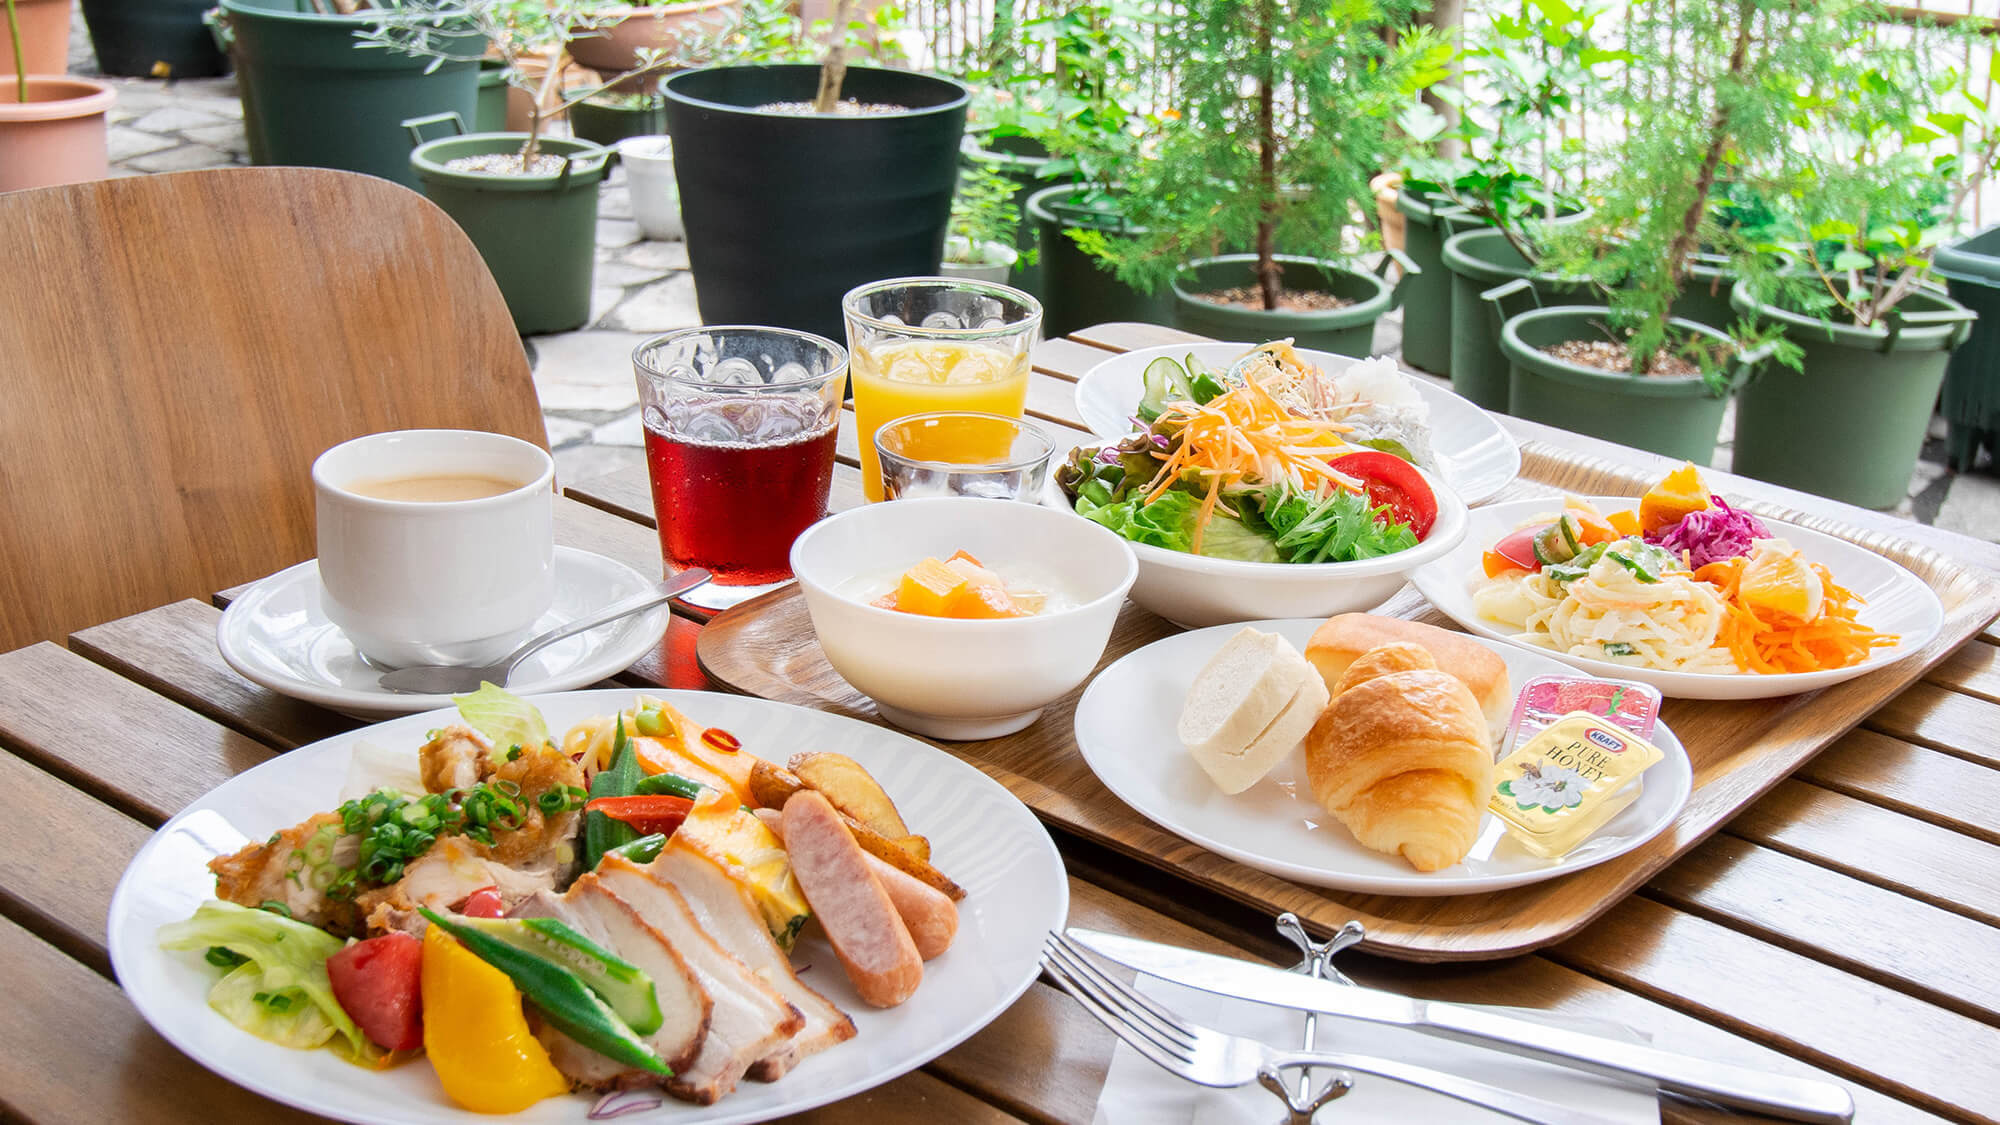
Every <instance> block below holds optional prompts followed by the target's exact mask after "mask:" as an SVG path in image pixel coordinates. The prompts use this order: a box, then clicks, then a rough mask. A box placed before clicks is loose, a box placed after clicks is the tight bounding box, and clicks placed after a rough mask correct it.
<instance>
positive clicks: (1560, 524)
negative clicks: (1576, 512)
mask: <svg viewBox="0 0 2000 1125" xmlns="http://www.w3.org/2000/svg"><path fill="white" fill-rule="evenodd" d="M1556 527H1557V528H1559V529H1560V530H1561V531H1562V537H1563V542H1564V543H1565V544H1567V545H1568V546H1569V557H1570V558H1575V557H1577V556H1578V555H1580V554H1582V553H1583V540H1582V536H1583V524H1582V523H1581V522H1580V521H1579V520H1578V519H1577V518H1576V517H1575V516H1572V515H1570V514H1569V513H1567V512H1565V513H1563V514H1562V515H1561V516H1560V517H1558V518H1557V519H1556ZM1572 528H1573V529H1574V530H1572Z"/></svg>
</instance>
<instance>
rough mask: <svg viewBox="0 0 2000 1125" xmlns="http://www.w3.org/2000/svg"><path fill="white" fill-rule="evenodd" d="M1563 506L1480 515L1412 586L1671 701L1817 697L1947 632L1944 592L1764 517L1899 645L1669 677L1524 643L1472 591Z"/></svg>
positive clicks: (1617, 502)
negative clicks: (1514, 542)
mask: <svg viewBox="0 0 2000 1125" xmlns="http://www.w3.org/2000/svg"><path fill="white" fill-rule="evenodd" d="M1590 501H1591V502H1592V503H1593V504H1596V505H1597V507H1598V510H1599V511H1605V512H1615V511H1621V510H1624V509H1627V508H1631V507H1633V506H1635V505H1636V504H1637V503H1638V501H1637V500H1636V499H1635V498H1633V497H1630V496H1593V497H1590ZM1561 507H1562V500H1561V499H1560V498H1556V497H1550V498H1545V499H1540V500H1513V501H1509V502H1507V503H1505V504H1495V505H1492V506H1491V507H1486V508H1477V509H1474V510H1473V512H1472V520H1471V523H1470V524H1469V525H1468V526H1467V528H1466V532H1465V538H1464V539H1462V540H1460V541H1459V544H1458V546H1456V547H1454V548H1453V549H1452V550H1451V551H1450V552H1448V553H1446V554H1445V555H1443V556H1441V557H1440V558H1438V559H1436V560H1434V561H1433V562H1431V563H1429V564H1428V565H1426V566H1423V567H1421V568H1419V569H1418V570H1417V571H1416V572H1415V573H1413V574H1411V575H1410V581H1411V583H1412V584H1414V585H1415V586H1416V588H1417V591H1418V592H1419V593H1421V594H1423V596H1424V597H1425V598H1427V599H1428V600H1429V601H1430V603H1431V604H1432V605H1434V606H1436V607H1438V609H1439V610H1441V611H1442V612H1443V613H1444V615H1445V616H1446V617H1449V618H1451V619H1452V620H1453V621H1456V622H1458V623H1459V624H1460V625H1461V626H1463V627H1465V628H1466V629H1468V630H1470V631H1471V632H1474V633H1477V634H1479V635H1480V636H1482V637H1491V638H1492V639H1494V640H1497V641H1502V642H1505V643H1507V644H1510V645H1515V646H1518V647H1520V648H1523V649H1526V650H1527V651H1529V652H1533V653H1538V654H1541V655H1543V656H1547V657H1550V658H1552V659H1555V660H1560V661H1562V662H1563V663H1564V664H1567V665H1569V666H1570V667H1572V668H1578V669H1581V670H1582V671H1585V672H1588V673H1590V674H1591V675H1593V676H1608V677H1615V678H1623V679H1627V680H1638V681H1640V682H1642V683H1648V684H1651V685H1653V686H1654V687H1656V688H1659V689H1660V693H1661V694H1662V695H1666V696H1668V697H1670V698H1673V699H1770V698H1775V697H1777V696H1781V695H1796V694H1798V693H1799V692H1804V691H1817V690H1818V689H1820V688H1823V687H1831V686H1832V685H1834V684H1837V683H1841V682H1843V681H1846V680H1851V679H1853V678H1854V677H1856V676H1865V675H1867V674H1868V673H1870V672H1872V671H1874V670H1875V669H1877V668H1881V667H1883V666H1885V665H1888V664H1894V663H1895V662H1896V661H1898V660H1901V659H1902V658H1903V657H1905V656H1908V655H1910V654H1911V653H1913V652H1916V651H1917V650H1918V649H1921V648H1923V647H1924V645H1926V644H1928V643H1929V642H1930V639H1931V638H1932V637H1934V636H1936V635H1937V631H1938V630H1939V629H1940V628H1942V627H1943V625H1944V606H1943V605H1941V604H1939V602H1938V599H1937V594H1935V593H1933V592H1932V590H1931V588H1930V587H1929V586H1926V585H1924V583H1923V580H1922V579H1920V578H1918V577H1917V576H1916V575H1914V574H1911V573H1910V572H1909V571H1907V570H1905V569H1903V568H1902V567H1900V566H1898V565H1896V564H1895V563H1893V562H1891V561H1889V560H1888V559H1885V558H1883V557H1882V556H1881V555H1878V554H1876V553H1875V552H1873V551H1871V550H1869V549H1867V548H1866V547H1860V546H1856V545H1855V544H1853V543H1849V542H1848V541H1847V540H1845V539H1836V538H1834V537H1833V536H1831V535H1827V534H1825V533H1823V532H1818V531H1813V530H1812V529H1810V528H1804V527H1799V526H1798V525H1796V524H1789V523H1784V522H1782V521H1780V520H1773V519H1764V517H1762V516H1759V517H1758V518H1759V519H1764V523H1765V524H1766V526H1768V527H1769V528H1770V529H1771V531H1772V532H1773V533H1774V534H1776V535H1778V536H1780V537H1782V538H1784V539H1786V540H1787V541H1789V542H1790V543H1791V544H1792V546H1794V547H1797V548H1798V549H1800V550H1801V551H1804V552H1805V556H1806V558H1807V559H1809V560H1810V561H1812V562H1816V563H1821V564H1824V565H1825V566H1826V568H1827V569H1828V570H1831V571H1832V572H1833V577H1834V580H1835V581H1837V582H1839V583H1840V584H1841V585H1842V586H1845V587H1847V588H1848V589H1849V590H1852V591H1854V592H1855V593H1856V594H1859V595H1860V596H1861V597H1862V598H1864V599H1866V601H1867V603H1868V604H1867V605H1865V606H1863V607H1862V609H1861V614H1860V618H1861V621H1862V623H1864V624H1866V625H1869V626H1871V627H1873V628H1876V629H1880V630H1882V631H1883V632H1886V633H1894V634H1896V635H1897V636H1898V637H1900V638H1901V640H1899V641H1898V642H1897V643H1896V646H1895V647H1894V648H1886V649H1880V650H1877V652H1876V653H1875V655H1874V656H1872V657H1870V658H1869V659H1868V660H1866V661H1863V662H1862V663H1860V664H1856V665H1854V666H1853V667H1850V668H1835V669H1832V670H1829V671H1824V672H1784V673H1779V674H1776V675H1757V674H1754V673H1748V672H1745V673H1734V674H1731V673H1715V672H1666V671H1660V670H1657V669H1652V668H1635V667H1633V666H1631V665H1629V664H1616V663H1613V662H1611V661H1609V660H1594V659H1591V658H1590V657H1587V656H1571V655H1569V654H1568V653H1562V652H1557V651H1555V650H1554V649H1550V648H1543V647H1541V646H1539V645H1532V644H1529V643H1528V642H1526V641H1518V640H1515V639H1514V633H1512V632H1511V631H1510V630H1509V629H1508V628H1507V627H1506V626H1504V625H1502V624H1500V623H1499V622H1497V621H1489V620H1487V619H1486V618H1483V617H1481V616H1479V614H1478V612H1477V611H1475V610H1474V609H1473V607H1472V592H1473V590H1475V589H1476V588H1478V586H1479V584H1480V583H1481V582H1484V581H1485V580H1486V570H1485V567H1483V566H1482V565H1481V564H1480V557H1481V556H1482V555H1484V554H1485V552H1486V550H1487V548H1489V547H1491V546H1492V545H1493V544H1494V542H1496V541H1497V540H1498V539H1499V538H1500V537H1501V536H1503V535H1505V534H1507V533H1508V532H1510V531H1513V530H1514V529H1515V528H1517V527H1519V526H1521V524H1523V523H1525V522H1527V521H1528V520H1531V519H1534V518H1535V517H1536V516H1539V515H1544V514H1548V513H1552V512H1554V511H1556V510H1557V509H1559V508H1561Z"/></svg>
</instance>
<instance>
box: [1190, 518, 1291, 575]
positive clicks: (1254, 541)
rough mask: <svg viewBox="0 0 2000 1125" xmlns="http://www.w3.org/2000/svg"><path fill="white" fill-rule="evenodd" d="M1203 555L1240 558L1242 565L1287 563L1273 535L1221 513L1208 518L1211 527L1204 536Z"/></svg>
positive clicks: (1202, 536)
mask: <svg viewBox="0 0 2000 1125" xmlns="http://www.w3.org/2000/svg"><path fill="white" fill-rule="evenodd" d="M1201 553H1202V554H1204V555H1207V556H1208V557H1209V558H1212V559H1237V560H1240V561H1242V562H1262V563H1274V562H1284V561H1285V559H1284V556H1282V555H1280V554H1279V553H1278V545H1277V544H1276V543H1273V542H1272V541H1271V538H1270V536H1268V535H1265V534H1264V533H1262V532H1260V531H1258V530H1256V529H1255V528H1252V527H1249V526H1247V525H1245V524H1244V523H1243V521H1241V520H1237V519H1231V518H1230V517H1228V516H1225V515H1223V514H1222V513H1221V512H1217V513H1215V515H1213V516H1212V517H1210V518H1209V521H1208V527H1207V528H1206V529H1204V530H1203V531H1202V533H1201Z"/></svg>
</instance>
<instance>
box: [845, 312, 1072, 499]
mask: <svg viewBox="0 0 2000 1125" xmlns="http://www.w3.org/2000/svg"><path fill="white" fill-rule="evenodd" d="M840 305H841V312H842V314H843V315H844V317H845V319H846V321H847V344H848V351H849V353H850V358H849V367H848V373H849V375H850V377H851V379H852V386H853V388H854V418H855V424H856V426H857V427H858V428H859V433H858V434H857V435H856V436H857V437H859V438H860V446H861V484H862V488H863V489H864V490H865V491H866V492H867V494H868V499H870V500H880V499H882V472H881V468H880V465H879V464H878V462H877V459H876V453H875V431H877V430H879V429H881V428H882V427H883V426H884V425H886V424H887V423H890V422H893V421H895V420H896V419H898V418H906V417H908V416H910V415H912V414H929V413H935V412H938V411H956V412H963V411H972V412H975V413H981V414H998V415H1002V416H1004V417H1008V418H1019V417H1020V416H1021V410H1022V407H1023V406H1024V405H1026V403H1027V400H1028V352H1029V350H1030V349H1032V348H1033V347H1034V346H1035V342H1036V340H1037V339H1038V338H1039V335H1040V331H1041V325H1042V306H1041V304H1040V302H1038V301H1036V300H1035V299H1034V298H1033V297H1031V296H1029V295H1028V294H1026V293H1023V292H1021V291H1020V290H1019V289H1011V288H1008V287H1007V286H1005V285H994V284H990V283H987V282H980V281H967V280H964V279H962V278H949V277H901V278H892V279H890V280H888V281H877V282H873V283H871V284H868V285H863V286H860V287H859V288H856V289H854V290H851V291H850V292H849V293H848V294H847V296H846V297H844V298H842V299H841V302H840ZM963 452H964V454H965V455H964V456H963V457H956V456H955V457H953V458H951V459H952V460H963V461H981V460H991V459H993V458H992V457H982V456H979V451H978V450H972V449H968V450H965V451H963ZM994 455H995V456H1004V455H1005V449H1004V447H1003V448H1001V449H998V450H996V451H994Z"/></svg>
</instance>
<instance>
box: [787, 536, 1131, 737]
mask: <svg viewBox="0 0 2000 1125" xmlns="http://www.w3.org/2000/svg"><path fill="white" fill-rule="evenodd" d="M956 551H967V552H970V553H971V554H972V555H973V556H975V557H976V558H978V559H979V560H980V562H981V563H983V564H984V565H985V566H986V567H987V568H988V569H991V570H993V571H996V572H998V573H999V574H1000V575H1001V576H1002V577H1004V578H1009V579H1013V580H1018V581H1026V582H1030V583H1032V584H1034V585H1038V586H1042V587H1045V588H1048V589H1049V590H1050V592H1051V594H1052V595H1055V596H1056V597H1057V598H1059V599H1060V600H1061V601H1062V602H1064V603H1066V604H1065V605H1063V606H1062V607H1060V608H1051V609H1050V610H1048V611H1046V612H1044V613H1040V614H1037V615H1036V616H1033V617H1018V618H1008V619H1003V620H992V621H965V620H957V619H952V618H942V617H924V616H920V615H917V614H912V613H901V612H898V611H896V610H891V609H882V608H880V607H877V606H873V605H869V604H868V600H869V598H871V597H873V596H875V593H872V592H869V591H867V590H863V589H858V588H857V584H860V585H862V586H868V585H870V584H874V583H879V584H880V585H881V586H883V587H887V586H888V585H889V584H890V583H891V582H893V581H894V580H895V578H896V576H897V575H899V574H900V573H901V572H903V571H904V570H907V569H909V567H911V566H912V565H914V564H915V563H917V562H918V561H920V560H922V559H923V558H925V557H926V556H935V557H937V558H948V557H950V556H951V555H952V553H953V552H956ZM792 573H793V575H795V576H796V577H797V578H798V581H799V589H800V591H801V592H802V593H803V594H804V595H805V599H806V611H807V612H808V613H810V614H811V615H812V623H813V631H814V632H815V633H817V634H818V636H819V645H820V649H821V650H822V651H824V652H825V653H826V660H827V663H828V664H831V665H832V666H833V670H834V671H836V672H839V673H840V674H841V675H842V676H843V677H845V678H846V679H847V682H848V683H850V684H853V685H854V686H855V687H856V688H857V689H859V690H860V691H861V692H862V693H864V694H866V695H867V696H868V697H869V698H871V699H873V700H874V701H875V705H876V708H877V709H878V710H879V711H880V712H881V714H882V717H883V718H885V719H888V720H889V721H890V722H892V723H895V724H896V725H897V726H899V727H903V728H905V729H907V730H912V731H915V732H917V733H918V734H924V735H929V736H931V737H932V738H941V739H950V740H967V739H975V738H998V737H999V736H1001V735H1003V734H1012V733H1013V732H1015V731H1017V730H1020V729H1021V728H1022V727H1025V726H1027V725H1028V724H1029V723H1032V722H1034V721H1035V719H1036V718H1038V717H1039V716H1040V715H1041V713H1042V708H1043V707H1045V706H1047V705H1048V704H1050V703H1052V702H1054V701H1055V700H1057V699H1059V698H1061V697H1062V696H1064V695H1067V694H1068V693H1069V692H1070V691H1072V690H1073V689H1075V688H1076V686H1077V685H1078V684H1081V683H1082V682H1083V681H1084V679H1085V677H1087V676H1089V675H1090V672H1091V670H1092V669H1093V668H1095V667H1097V661H1098V658H1099V657H1101V656H1102V655H1103V654H1104V645H1105V643H1106V642H1107V641H1109V640H1110V639H1111V626H1112V624H1113V623H1114V622H1116V621H1117V620H1118V610H1119V607H1120V606H1122V605H1123V604H1124V602H1125V594H1126V592H1127V591H1128V590H1130V589H1131V588H1132V583H1133V582H1134V580H1135V579H1136V578H1137V577H1138V574H1139V564H1138V562H1137V561H1136V560H1135V559H1134V558H1133V552H1132V545H1131V544H1129V543H1127V542H1125V540H1123V539H1121V538H1119V537H1118V536H1117V535H1116V534H1114V533H1112V532H1111V531H1109V530H1107V529H1105V528H1102V527H1099V526H1097V525H1096V524H1094V523H1091V522H1090V521H1088V520H1083V519H1078V518H1075V517H1074V516H1071V517H1065V516H1064V515H1063V514H1062V513H1060V512H1053V511H1050V510H1049V509H1047V508H1044V507H1040V506H1038V505H1035V504H1024V503H1020V502H1018V501H1013V500H979V499H972V498H968V497H946V498H938V499H929V500H895V501H890V502H887V503H881V504H867V505H863V506H862V507H859V508H850V509H848V510H847V511H844V512H841V513H839V514H837V515H834V516H830V517H828V518H827V519H824V520H821V521H820V522H819V523H817V524H814V525H813V526H812V527H811V528H808V529H807V530H806V532H805V534H803V535H801V536H799V538H798V541H797V542H795V543H793V544H792Z"/></svg>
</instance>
